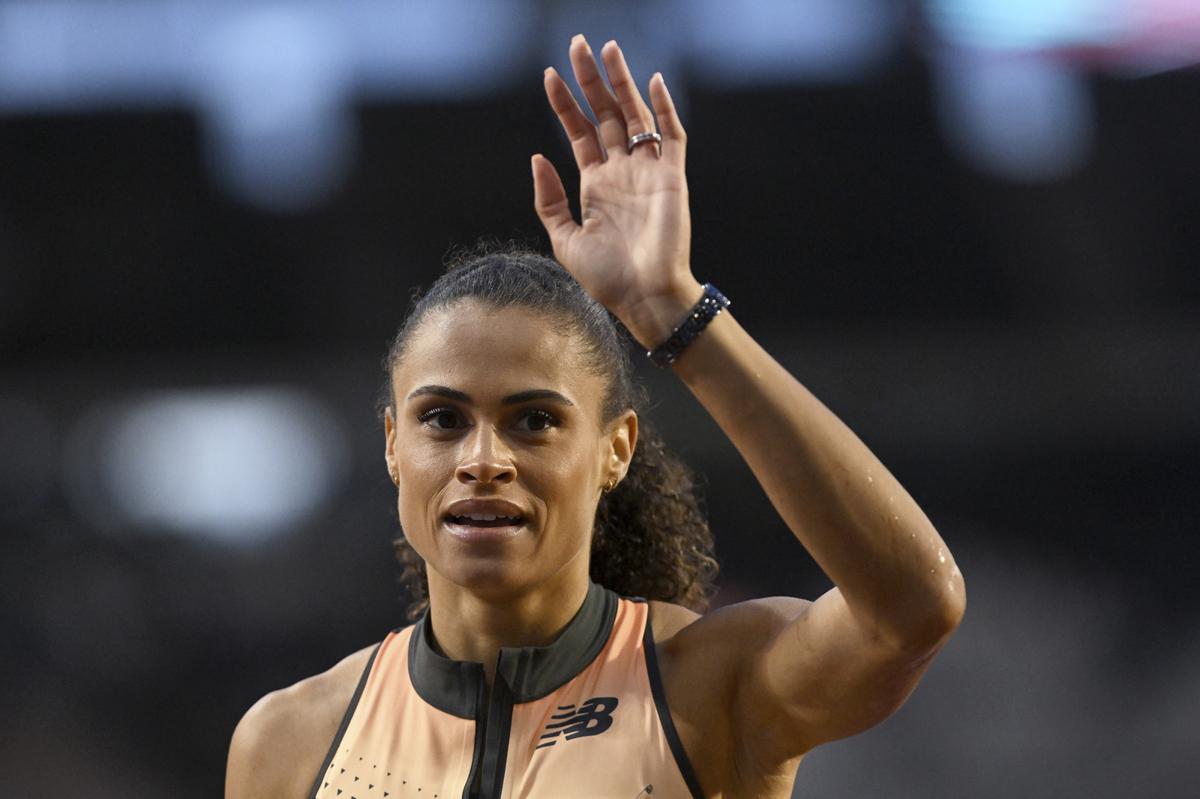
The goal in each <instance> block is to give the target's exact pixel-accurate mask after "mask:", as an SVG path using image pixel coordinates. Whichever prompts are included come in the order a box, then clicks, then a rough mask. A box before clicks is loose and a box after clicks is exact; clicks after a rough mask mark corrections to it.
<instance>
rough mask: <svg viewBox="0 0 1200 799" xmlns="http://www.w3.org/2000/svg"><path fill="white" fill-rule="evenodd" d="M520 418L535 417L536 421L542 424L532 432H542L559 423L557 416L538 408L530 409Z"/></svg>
mask: <svg viewBox="0 0 1200 799" xmlns="http://www.w3.org/2000/svg"><path fill="white" fill-rule="evenodd" d="M521 418H522V419H535V420H537V421H538V422H540V423H541V424H542V425H544V426H543V427H539V428H537V429H535V430H532V431H531V432H534V433H541V432H544V431H545V430H548V429H549V428H551V427H558V424H559V422H558V418H557V417H555V416H554V414H551V413H547V412H546V411H543V410H541V409H539V408H533V409H531V410H530V411H529V412H528V413H527V414H525V415H524V416H522V417H521Z"/></svg>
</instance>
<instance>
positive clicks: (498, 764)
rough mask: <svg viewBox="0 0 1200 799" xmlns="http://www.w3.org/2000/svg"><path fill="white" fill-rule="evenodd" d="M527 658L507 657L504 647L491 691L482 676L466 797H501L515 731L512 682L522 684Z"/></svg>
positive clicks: (465, 790) (464, 792)
mask: <svg viewBox="0 0 1200 799" xmlns="http://www.w3.org/2000/svg"><path fill="white" fill-rule="evenodd" d="M523 667H524V660H523V659H522V658H520V657H519V655H518V656H516V663H512V661H511V659H509V660H506V659H505V653H504V650H503V649H502V650H500V655H499V657H498V658H497V663H496V676H495V677H494V678H493V680H492V688H491V691H489V690H488V687H487V682H486V680H485V679H484V678H483V675H482V674H481V675H480V678H479V687H478V689H477V692H476V695H475V752H474V754H473V755H472V757H471V772H470V776H469V777H468V778H467V785H466V787H465V788H464V789H463V799H500V797H501V793H502V792H503V790H504V770H505V767H506V765H507V762H508V737H509V734H510V733H511V732H512V709H513V692H512V687H511V686H512V685H514V684H516V685H519V684H520V677H521V672H522V671H524V668H523Z"/></svg>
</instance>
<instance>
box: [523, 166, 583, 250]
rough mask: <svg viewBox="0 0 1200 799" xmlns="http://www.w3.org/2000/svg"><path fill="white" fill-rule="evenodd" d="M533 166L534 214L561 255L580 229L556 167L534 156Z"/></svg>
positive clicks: (551, 243)
mask: <svg viewBox="0 0 1200 799" xmlns="http://www.w3.org/2000/svg"><path fill="white" fill-rule="evenodd" d="M529 165H530V168H531V169H532V170H533V210H534V211H536V212H537V215H538V219H540V220H541V221H542V227H544V228H546V233H547V235H549V236H550V245H551V246H552V247H553V248H554V251H555V252H561V251H562V250H563V249H564V247H563V246H562V245H565V243H566V241H567V239H569V238H570V237H571V235H572V234H573V233H574V232H575V229H576V228H578V227H579V226H578V225H577V224H575V218H574V217H572V216H571V207H570V205H568V203H567V190H566V189H564V188H563V182H562V178H560V177H559V176H558V170H556V169H555V168H554V164H552V163H550V162H549V161H548V160H546V158H545V157H544V156H542V155H541V154H537V155H534V156H533V158H531V159H530V163H529Z"/></svg>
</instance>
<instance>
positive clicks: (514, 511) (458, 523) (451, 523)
mask: <svg viewBox="0 0 1200 799" xmlns="http://www.w3.org/2000/svg"><path fill="white" fill-rule="evenodd" d="M531 515H532V514H529V513H526V512H525V511H524V510H523V509H522V508H521V507H520V506H518V505H514V504H513V503H511V502H507V501H505V500H502V499H481V498H475V499H463V500H459V501H457V502H452V503H450V505H449V506H448V507H447V508H446V513H445V514H443V516H442V523H443V525H444V526H445V528H446V530H448V531H449V532H450V534H451V535H453V536H454V537H455V538H458V539H460V540H463V541H475V542H482V541H501V540H504V539H506V538H511V537H512V536H515V535H517V534H519V533H520V532H521V530H523V529H524V528H525V527H526V526H527V525H528V523H529V520H530V517H531Z"/></svg>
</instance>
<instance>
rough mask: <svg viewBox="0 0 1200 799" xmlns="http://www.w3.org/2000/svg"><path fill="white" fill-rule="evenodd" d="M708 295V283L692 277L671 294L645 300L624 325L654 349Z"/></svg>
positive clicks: (626, 318) (632, 312)
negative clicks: (705, 289)
mask: <svg viewBox="0 0 1200 799" xmlns="http://www.w3.org/2000/svg"><path fill="white" fill-rule="evenodd" d="M703 296H704V285H703V284H702V283H700V282H698V281H696V280H695V279H692V278H689V280H687V281H686V282H684V283H681V284H680V285H678V286H676V287H675V288H673V289H672V290H671V291H670V292H668V293H667V294H662V295H659V296H656V297H653V298H649V299H645V300H642V301H641V302H640V303H639V304H638V306H637V307H636V308H635V309H634V310H633V311H631V312H630V313H628V314H626V315H623V316H622V317H621V322H622V324H624V325H625V327H626V329H627V330H629V332H630V333H631V334H632V335H633V337H634V338H635V339H637V341H638V343H639V344H641V345H642V346H644V347H645V348H646V349H648V350H652V349H654V348H655V347H657V346H658V345H659V344H662V343H663V342H664V341H666V340H667V339H668V338H669V337H670V336H671V333H673V332H674V331H675V328H677V327H679V325H680V324H682V323H683V321H684V319H686V318H687V315H688V313H689V312H690V311H691V310H692V308H694V307H695V305H696V303H697V302H699V300H700V298H701V297H703Z"/></svg>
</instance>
